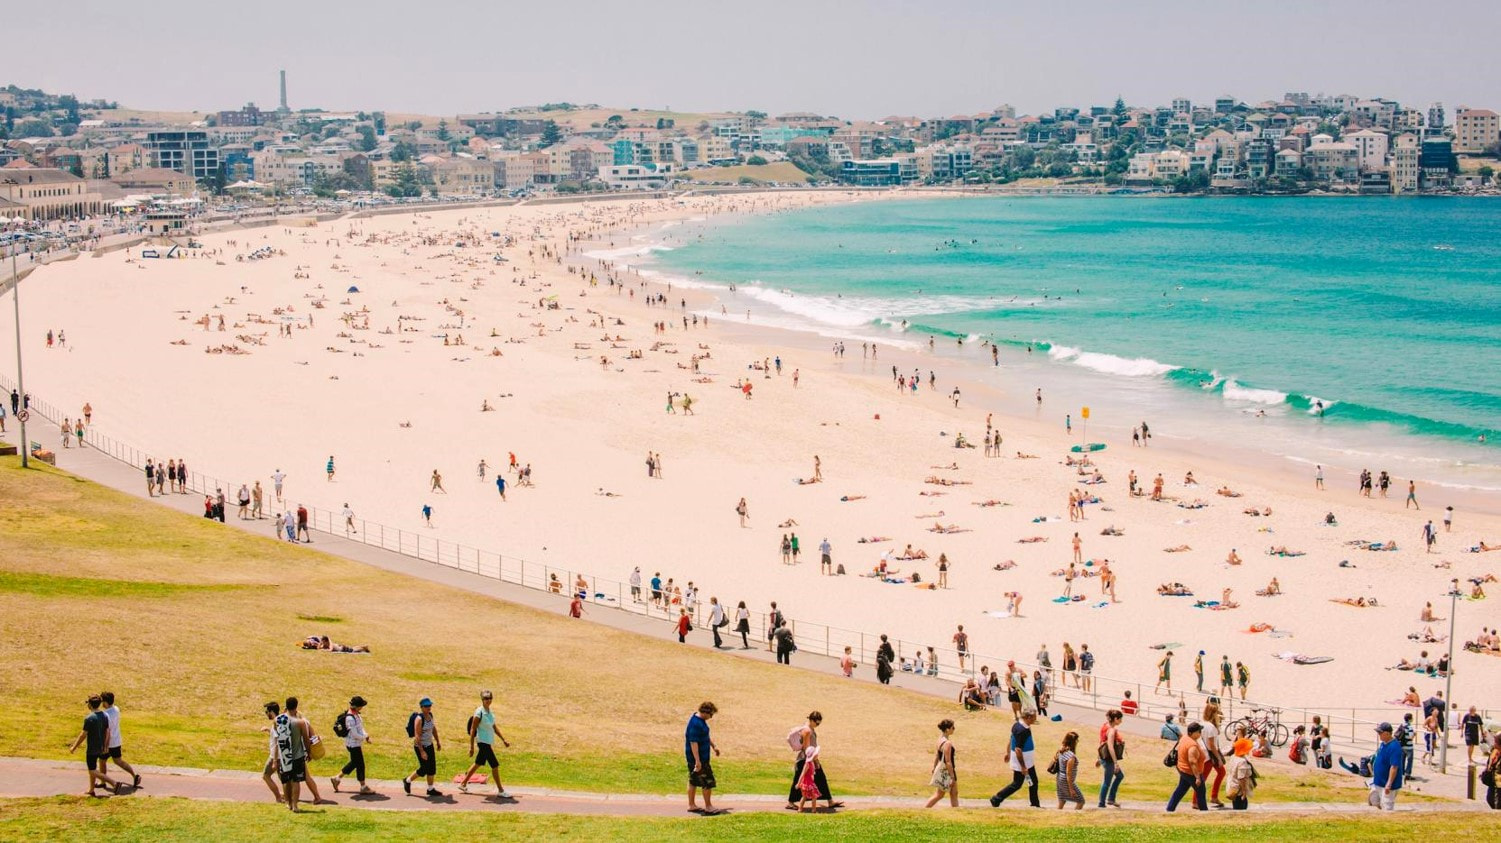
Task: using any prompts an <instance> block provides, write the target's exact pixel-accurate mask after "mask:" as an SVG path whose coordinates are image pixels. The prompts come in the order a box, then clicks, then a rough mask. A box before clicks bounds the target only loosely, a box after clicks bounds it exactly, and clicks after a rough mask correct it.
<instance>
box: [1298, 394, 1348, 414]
mask: <svg viewBox="0 0 1501 843" xmlns="http://www.w3.org/2000/svg"><path fill="white" fill-rule="evenodd" d="M1303 397H1304V398H1306V399H1308V410H1307V413H1308V415H1310V416H1316V415H1318V414H1319V402H1320V401H1323V402H1324V411H1325V412H1328V411H1329V408H1330V407H1333V406H1334V405H1335V404H1338V403H1339V402H1338V401H1328V400H1326V399H1323V398H1320V397H1318V396H1317V395H1305V396H1303Z"/></svg>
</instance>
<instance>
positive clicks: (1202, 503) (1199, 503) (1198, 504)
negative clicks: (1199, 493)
mask: <svg viewBox="0 0 1501 843" xmlns="http://www.w3.org/2000/svg"><path fill="white" fill-rule="evenodd" d="M1206 506H1209V501H1206V500H1204V499H1203V498H1194V501H1193V503H1184V502H1183V501H1178V508H1179V509H1203V508H1204V507H1206Z"/></svg>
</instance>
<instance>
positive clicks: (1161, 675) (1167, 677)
mask: <svg viewBox="0 0 1501 843" xmlns="http://www.w3.org/2000/svg"><path fill="white" fill-rule="evenodd" d="M1164 684H1166V685H1167V695H1168V696H1172V695H1173V651H1172V650H1168V651H1167V654H1166V655H1164V656H1163V657H1162V660H1161V661H1159V662H1157V685H1156V687H1154V688H1152V693H1154V694H1160V693H1162V686H1163V685H1164Z"/></svg>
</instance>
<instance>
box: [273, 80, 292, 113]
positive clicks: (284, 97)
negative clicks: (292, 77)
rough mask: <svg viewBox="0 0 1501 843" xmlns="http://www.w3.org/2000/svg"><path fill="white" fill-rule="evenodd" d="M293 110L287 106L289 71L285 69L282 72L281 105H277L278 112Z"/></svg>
mask: <svg viewBox="0 0 1501 843" xmlns="http://www.w3.org/2000/svg"><path fill="white" fill-rule="evenodd" d="M291 110H292V109H290V108H287V72H286V71H285V70H283V71H282V72H281V105H279V106H277V108H276V112H277V113H278V114H286V113H288V112H290V111H291Z"/></svg>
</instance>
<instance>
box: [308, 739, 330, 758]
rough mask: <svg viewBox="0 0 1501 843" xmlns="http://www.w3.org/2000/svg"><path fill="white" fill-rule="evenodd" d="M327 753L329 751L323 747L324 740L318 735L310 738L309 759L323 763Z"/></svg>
mask: <svg viewBox="0 0 1501 843" xmlns="http://www.w3.org/2000/svg"><path fill="white" fill-rule="evenodd" d="M326 752H327V750H326V749H325V748H324V746H323V739H322V738H320V737H318V736H317V735H313V736H312V737H310V738H308V742H307V757H309V758H311V759H313V760H314V761H322V760H323V756H324V754H325V753H326Z"/></svg>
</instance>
